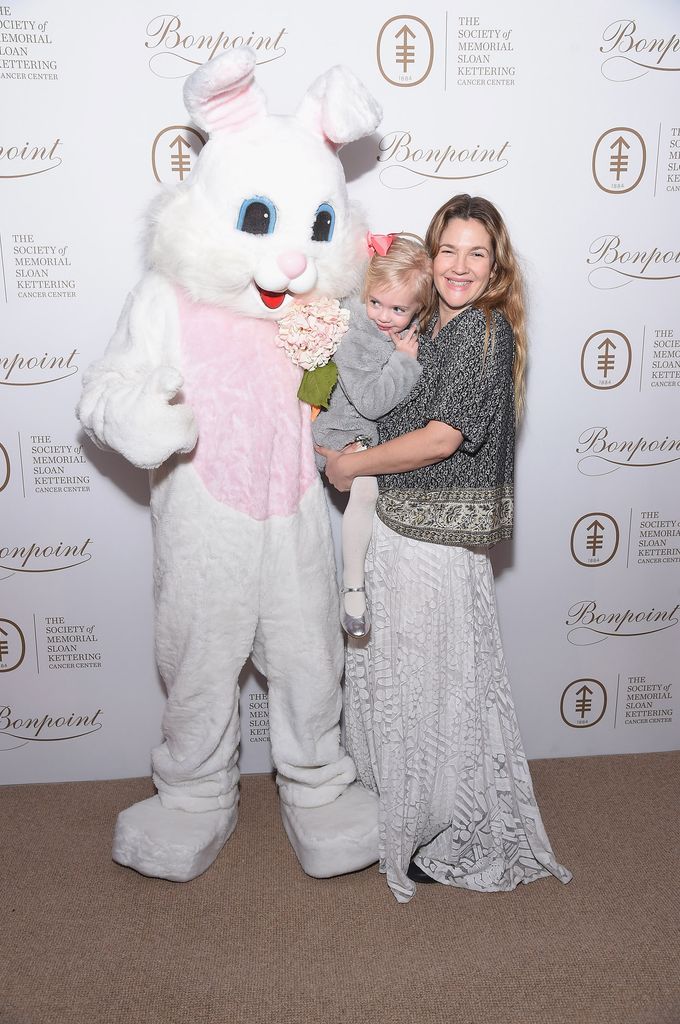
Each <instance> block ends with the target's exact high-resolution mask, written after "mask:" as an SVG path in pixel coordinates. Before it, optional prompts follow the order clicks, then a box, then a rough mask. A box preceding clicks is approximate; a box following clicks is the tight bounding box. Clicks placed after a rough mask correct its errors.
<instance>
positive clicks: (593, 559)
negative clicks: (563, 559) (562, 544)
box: [570, 512, 620, 569]
mask: <svg viewBox="0 0 680 1024" xmlns="http://www.w3.org/2000/svg"><path fill="white" fill-rule="evenodd" d="M619 538H620V534H619V524H618V523H617V522H616V520H615V519H614V517H613V516H610V515H609V514H608V513H607V512H589V513H588V515H587V516H581V518H580V519H578V520H577V521H576V523H575V524H574V528H573V530H572V531H571V540H570V549H571V555H572V558H573V559H574V561H575V562H578V564H579V565H583V566H585V567H586V568H587V569H594V568H599V567H600V566H602V565H607V563H608V562H611V560H612V558H613V557H614V555H615V554H616V552H617V551H618V548H619Z"/></svg>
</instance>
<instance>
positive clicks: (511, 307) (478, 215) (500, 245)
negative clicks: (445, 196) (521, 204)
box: [425, 195, 527, 418]
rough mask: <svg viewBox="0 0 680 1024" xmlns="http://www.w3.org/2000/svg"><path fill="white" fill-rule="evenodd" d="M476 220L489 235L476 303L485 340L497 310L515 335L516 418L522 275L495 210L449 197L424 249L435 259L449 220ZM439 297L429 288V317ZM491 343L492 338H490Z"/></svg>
mask: <svg viewBox="0 0 680 1024" xmlns="http://www.w3.org/2000/svg"><path fill="white" fill-rule="evenodd" d="M454 219H460V220H478V221H479V222H480V224H483V225H484V227H485V228H486V230H487V231H488V232H489V235H490V236H491V242H492V245H493V253H492V254H491V255H492V266H493V269H492V272H491V279H490V281H489V284H488V287H487V289H486V291H485V292H484V294H483V295H480V297H479V298H478V299H477V300H476V302H475V306H476V307H477V308H479V309H481V310H482V311H483V312H484V313H485V315H486V320H487V337H488V332H489V331H490V325H491V313H492V311H493V310H494V309H497V310H499V311H500V312H501V313H502V314H503V316H504V317H505V319H506V320H507V321H508V323H509V324H510V326H511V327H512V331H513V334H514V336H515V354H514V359H513V364H512V380H513V384H514V389H515V409H516V415H517V417H518V418H519V416H520V414H521V412H522V409H523V407H524V395H525V379H524V378H525V371H526V362H527V333H526V313H525V307H524V289H523V285H522V275H521V272H520V269H519V264H518V262H517V258H516V256H515V254H514V252H513V248H512V244H511V242H510V236H509V234H508V230H507V228H506V226H505V222H504V221H503V218H502V217H501V215H500V213H499V211H498V210H497V209H496V207H495V206H494V205H493V203H490V202H489V200H488V199H483V198H482V197H481V196H469V195H458V196H453V198H452V199H449V200H448V201H447V202H446V203H444V205H443V206H441V207H440V208H439V209H438V210H437V212H436V213H435V215H434V217H433V218H432V220H431V221H430V226H429V228H428V229H427V234H426V236H425V248H426V249H427V251H428V253H429V254H430V256H431V257H432V259H434V258H435V256H436V255H437V253H438V252H439V245H440V241H441V237H442V234H443V233H444V229H445V228H446V225H447V224H448V223H449V221H451V220H454ZM438 301H439V296H438V294H437V292H436V290H435V289H434V288H433V289H432V293H431V296H430V303H429V304H428V313H429V315H430V316H432V314H433V313H434V312H435V311H436V309H437V308H438ZM491 341H492V344H493V339H491Z"/></svg>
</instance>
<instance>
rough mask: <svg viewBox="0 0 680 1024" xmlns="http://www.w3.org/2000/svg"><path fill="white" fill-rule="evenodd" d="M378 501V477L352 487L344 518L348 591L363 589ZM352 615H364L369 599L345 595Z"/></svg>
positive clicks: (361, 478) (360, 479)
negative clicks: (350, 589) (351, 588)
mask: <svg viewBox="0 0 680 1024" xmlns="http://www.w3.org/2000/svg"><path fill="white" fill-rule="evenodd" d="M377 500H378V481H377V480H376V478H375V477H374V476H359V477H357V478H356V480H355V481H354V483H353V484H352V488H351V490H350V493H349V501H348V502H347V508H346V509H345V514H344V516H343V518H342V562H343V572H342V582H343V586H345V587H363V585H364V563H365V561H366V552H367V551H368V545H369V544H370V542H371V533H372V531H373V516H374V515H375V506H376V502H377ZM343 603H344V606H345V610H346V611H347V612H348V614H349V615H356V616H359V615H363V613H364V611H365V610H366V596H365V594H363V593H360V594H354V593H349V594H343Z"/></svg>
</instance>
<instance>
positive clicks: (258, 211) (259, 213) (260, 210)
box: [236, 196, 276, 235]
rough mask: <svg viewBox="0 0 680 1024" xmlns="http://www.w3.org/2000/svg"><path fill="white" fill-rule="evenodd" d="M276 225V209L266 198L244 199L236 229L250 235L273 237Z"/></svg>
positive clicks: (253, 197)
mask: <svg viewBox="0 0 680 1024" xmlns="http://www.w3.org/2000/svg"><path fill="white" fill-rule="evenodd" d="M275 225H276V207H275V206H274V204H273V203H272V201H271V200H270V199H267V198H265V196H252V197H251V198H250V199H244V200H243V202H242V203H241V209H240V210H239V213H238V220H237V222H236V227H237V228H238V230H239V231H246V232H247V233H248V234H249V235H271V233H272V231H273V230H274V227H275Z"/></svg>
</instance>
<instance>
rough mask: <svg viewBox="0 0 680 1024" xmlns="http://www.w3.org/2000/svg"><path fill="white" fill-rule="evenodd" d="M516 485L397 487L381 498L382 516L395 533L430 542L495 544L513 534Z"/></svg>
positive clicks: (381, 518)
mask: <svg viewBox="0 0 680 1024" xmlns="http://www.w3.org/2000/svg"><path fill="white" fill-rule="evenodd" d="M513 512H514V498H513V488H512V485H511V484H510V485H504V486H500V487H491V488H469V489H456V490H448V491H447V490H441V491H425V490H401V489H393V490H388V491H382V492H381V494H380V497H379V498H378V507H377V513H378V518H379V519H380V520H381V522H383V523H384V524H385V526H388V527H389V528H390V529H391V530H394V532H395V533H399V534H401V535H402V536H404V537H412V538H413V539H414V540H423V541H427V542H428V543H429V544H449V545H462V546H466V547H491V546H492V545H493V544H497V543H498V541H500V540H507V539H508V538H510V537H511V536H512V521H513Z"/></svg>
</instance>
